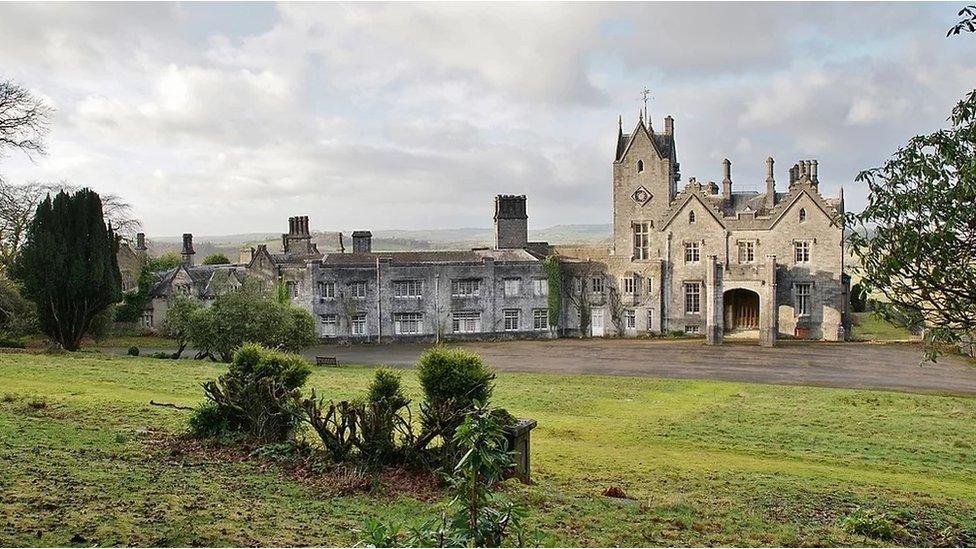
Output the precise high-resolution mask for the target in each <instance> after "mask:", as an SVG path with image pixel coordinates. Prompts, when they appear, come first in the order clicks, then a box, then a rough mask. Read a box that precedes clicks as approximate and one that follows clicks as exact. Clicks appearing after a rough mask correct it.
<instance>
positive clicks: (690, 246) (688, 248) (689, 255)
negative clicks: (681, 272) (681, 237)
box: [685, 242, 701, 263]
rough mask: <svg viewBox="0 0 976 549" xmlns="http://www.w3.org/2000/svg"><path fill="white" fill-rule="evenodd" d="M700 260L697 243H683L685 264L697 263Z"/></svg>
mask: <svg viewBox="0 0 976 549" xmlns="http://www.w3.org/2000/svg"><path fill="white" fill-rule="evenodd" d="M700 260H701V250H700V249H699V248H698V242H685V263H698V261H700Z"/></svg>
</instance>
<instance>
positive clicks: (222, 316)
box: [188, 280, 316, 362]
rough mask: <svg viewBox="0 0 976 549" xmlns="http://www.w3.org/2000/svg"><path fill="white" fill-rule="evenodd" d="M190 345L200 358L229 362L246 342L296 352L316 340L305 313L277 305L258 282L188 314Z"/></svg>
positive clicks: (223, 295) (222, 295)
mask: <svg viewBox="0 0 976 549" xmlns="http://www.w3.org/2000/svg"><path fill="white" fill-rule="evenodd" d="M188 341H189V343H190V345H192V346H193V347H194V348H196V349H198V350H199V351H200V352H201V354H202V356H211V357H214V358H219V359H220V360H222V361H224V362H230V360H231V357H233V355H234V351H236V350H237V348H238V347H240V346H241V345H243V344H244V343H245V342H253V343H259V344H261V345H264V346H265V347H269V348H275V349H280V350H283V351H289V352H297V351H300V350H302V349H304V348H305V347H308V346H309V345H311V344H312V343H314V342H315V341H316V335H315V320H314V319H313V318H312V315H310V314H309V313H308V312H307V311H305V310H302V309H298V308H296V307H292V306H290V305H282V304H279V303H276V302H275V301H274V300H273V299H272V298H271V296H270V295H268V293H267V292H266V291H264V289H263V287H261V286H260V283H259V282H258V281H256V280H255V281H248V280H246V281H245V283H244V284H243V285H242V286H241V287H240V288H238V289H235V290H234V291H231V292H228V293H226V294H221V295H219V296H217V298H216V299H214V302H213V305H212V306H211V307H208V308H202V309H198V310H196V311H192V312H191V313H190V314H189V334H188Z"/></svg>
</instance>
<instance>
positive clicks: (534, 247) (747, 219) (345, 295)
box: [142, 115, 850, 345]
mask: <svg viewBox="0 0 976 549" xmlns="http://www.w3.org/2000/svg"><path fill="white" fill-rule="evenodd" d="M612 166H613V180H612V196H613V239H612V244H611V246H610V247H609V249H592V248H590V249H586V248H574V249H554V248H552V247H550V246H549V245H548V244H546V243H544V242H530V241H529V240H528V214H527V208H526V198H525V196H506V195H499V196H497V197H496V199H495V208H494V235H495V242H494V245H493V246H491V247H488V248H479V249H473V250H465V251H432V252H374V251H373V250H372V234H371V233H370V232H369V231H356V232H354V233H353V234H352V237H353V245H352V251H351V252H350V253H345V250H344V248H342V245H341V244H340V248H342V251H340V252H338V253H326V254H323V253H320V252H319V251H318V249H317V248H316V247H315V244H314V243H312V239H311V233H310V231H309V222H308V217H304V216H300V217H292V218H290V219H289V220H288V233H285V234H283V235H282V241H281V248H282V249H281V251H280V252H272V251H270V250H268V248H267V246H265V245H261V246H257V247H256V248H250V247H248V248H244V249H242V250H241V258H240V261H239V262H238V263H237V264H234V265H220V266H195V265H194V263H193V254H194V252H193V242H192V236H191V235H188V234H187V235H184V244H183V257H184V262H183V264H182V265H180V266H179V267H177V268H175V269H172V270H170V271H166V272H164V273H157V283H156V285H155V287H154V288H153V292H152V295H153V305H152V308H151V310H150V311H149V312H148V315H147V319H148V320H147V322H146V324H147V326H151V327H153V328H158V327H160V326H161V325H162V320H163V318H165V311H166V308H167V306H168V303H169V302H170V301H171V299H172V298H173V297H174V296H176V295H180V294H183V295H194V296H197V297H199V298H200V299H202V300H204V301H207V300H210V299H212V298H213V297H214V296H216V295H218V294H219V292H220V291H222V290H223V289H226V288H233V287H235V286H236V285H239V284H240V283H241V281H242V280H243V279H244V277H246V276H253V277H258V278H260V279H262V280H264V281H265V282H266V283H268V284H277V283H284V284H286V286H287V288H288V292H289V295H290V296H291V298H292V302H293V303H294V304H295V305H296V306H300V307H303V308H305V309H307V310H308V311H309V312H310V313H312V314H313V316H314V317H315V318H316V319H317V324H318V331H319V334H320V336H321V337H322V338H323V339H324V340H327V341H391V340H440V339H457V338H465V339H469V338H497V337H554V336H556V335H568V336H579V335H584V336H598V337H599V336H607V335H619V336H625V337H626V336H638V335H640V334H646V333H666V332H675V331H677V332H683V333H689V334H702V335H704V336H705V337H706V339H707V341H708V342H709V343H712V344H717V343H721V342H722V340H723V339H724V338H725V337H726V336H729V335H743V334H744V335H746V336H752V337H755V338H757V339H758V340H759V341H760V343H761V344H763V345H772V344H774V343H775V341H776V340H777V339H778V338H779V337H783V336H786V337H799V338H813V339H825V340H840V339H845V338H846V337H847V336H848V335H849V334H850V324H849V320H848V318H849V314H848V293H849V283H850V282H849V279H848V277H847V275H846V274H845V273H844V258H845V252H844V242H843V234H844V227H843V217H842V214H843V209H844V200H843V191H841V194H840V196H838V197H836V198H829V197H824V196H823V195H822V194H821V193H820V188H819V185H820V180H819V175H818V163H817V161H816V160H804V161H800V162H798V163H796V164H795V165H794V166H793V167H791V168H790V169H789V176H788V178H787V183H786V188H785V191H778V190H777V188H776V181H775V173H774V171H775V170H774V162H773V159H772V158H768V159H766V178H765V180H764V181H761V182H758V183H759V185H757V187H758V188H759V189H761V190H745V191H741V190H733V182H732V168H731V162H730V161H729V160H727V159H726V160H725V161H724V162H723V165H722V175H723V178H722V181H721V184H718V183H714V182H711V181H708V182H702V181H698V180H696V179H695V178H691V179H689V180H688V182H687V183H685V184H684V185H683V186H681V187H680V188H679V181H680V179H681V178H680V170H679V168H680V166H679V163H678V156H677V147H676V145H675V135H674V119H673V118H671V117H670V116H669V117H667V118H665V119H664V126H663V131H660V132H658V131H655V130H654V128H652V127H651V124H650V122H649V121H647V120H645V117H644V116H643V115H642V116H641V117H640V118H639V120H638V122H637V125H636V127H635V128H634V129H633V131H631V132H630V133H624V131H623V124H622V121H621V122H620V123H619V127H618V134H617V143H616V149H615V151H614V154H613V161H612ZM340 242H341V241H340ZM142 246H143V248H144V242H143V244H142ZM551 254H555V255H556V256H557V257H558V258H559V260H560V264H561V267H562V271H563V273H564V275H563V283H562V295H561V296H560V303H561V306H560V310H561V313H560V321H559V325H558V327H550V326H549V322H548V302H549V301H548V292H549V286H548V282H547V277H546V270H545V268H544V260H545V258H546V257H547V256H549V255H551Z"/></svg>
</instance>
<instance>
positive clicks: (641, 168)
mask: <svg viewBox="0 0 976 549" xmlns="http://www.w3.org/2000/svg"><path fill="white" fill-rule="evenodd" d="M642 171H644V161H643V160H638V161H637V173H641V172H642Z"/></svg>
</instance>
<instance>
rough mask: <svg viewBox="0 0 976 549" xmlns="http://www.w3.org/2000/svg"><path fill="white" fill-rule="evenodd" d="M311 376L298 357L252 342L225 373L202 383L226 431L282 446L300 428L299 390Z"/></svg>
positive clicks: (239, 350) (243, 347) (308, 369)
mask: <svg viewBox="0 0 976 549" xmlns="http://www.w3.org/2000/svg"><path fill="white" fill-rule="evenodd" d="M311 372H312V370H311V368H310V367H309V365H308V363H307V362H305V359H303V358H302V357H300V356H298V355H291V354H285V353H280V352H278V351H274V350H271V349H267V348H265V347H262V346H260V345H257V344H253V343H252V344H246V345H243V346H241V347H240V349H238V350H237V352H236V353H234V360H233V362H232V363H231V364H230V367H229V368H228V371H227V373H225V374H223V375H221V376H220V377H219V378H218V379H217V380H216V381H208V382H206V383H204V384H203V389H204V392H205V393H206V395H207V398H208V399H209V401H210V403H212V404H214V405H216V406H217V408H218V410H219V414H220V416H221V418H222V419H223V420H224V421H225V422H226V425H225V428H224V430H225V431H230V432H240V433H244V434H246V435H247V436H249V437H251V438H253V439H256V440H258V441H261V442H265V443H273V442H282V441H284V440H287V439H288V438H290V437H291V435H292V434H293V432H294V429H295V427H296V426H297V424H298V417H297V415H296V411H297V408H298V405H299V397H300V396H301V395H300V391H299V389H300V388H301V387H302V385H304V384H305V381H306V380H307V379H308V376H309V374H311ZM204 406H207V404H205V405H204ZM201 413H202V414H203V413H206V414H211V413H213V412H210V411H207V412H201ZM208 419H210V420H213V419H214V418H212V417H209V416H208ZM210 423H213V421H211V422H210Z"/></svg>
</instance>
